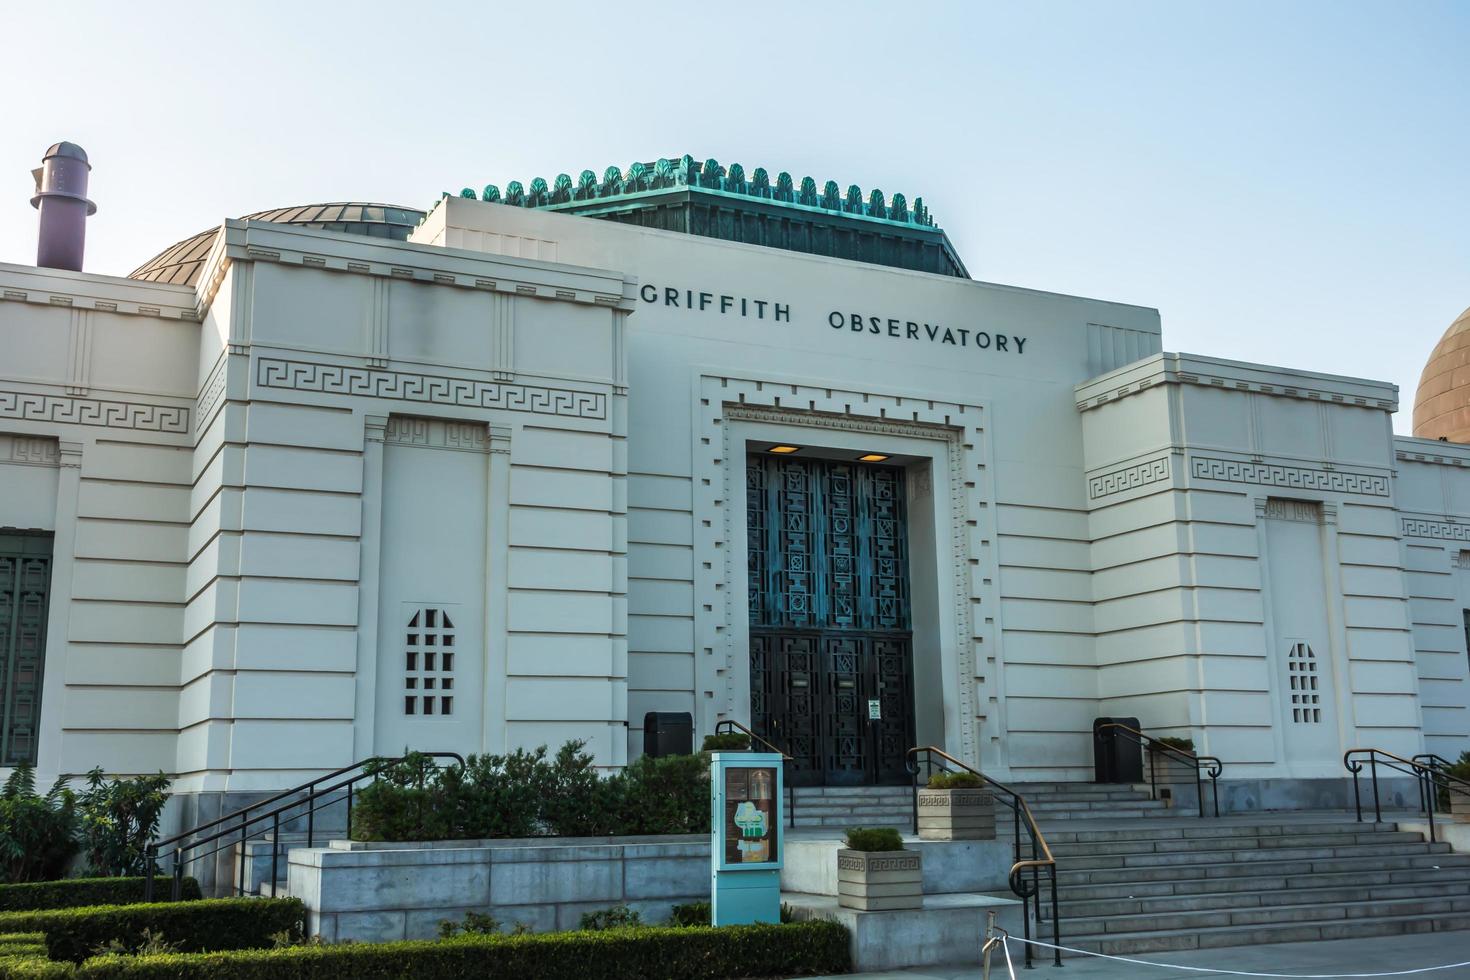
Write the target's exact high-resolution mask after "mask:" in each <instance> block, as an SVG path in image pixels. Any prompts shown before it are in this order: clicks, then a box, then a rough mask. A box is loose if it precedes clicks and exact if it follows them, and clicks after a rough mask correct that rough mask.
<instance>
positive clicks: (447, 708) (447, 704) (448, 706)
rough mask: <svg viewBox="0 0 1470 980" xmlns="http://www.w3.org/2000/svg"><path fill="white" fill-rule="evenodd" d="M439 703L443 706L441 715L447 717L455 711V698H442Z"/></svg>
mask: <svg viewBox="0 0 1470 980" xmlns="http://www.w3.org/2000/svg"><path fill="white" fill-rule="evenodd" d="M439 703H440V706H441V710H440V712H439V713H440V714H441V715H447V714H449V713H450V712H451V711H453V710H454V698H440V699H439Z"/></svg>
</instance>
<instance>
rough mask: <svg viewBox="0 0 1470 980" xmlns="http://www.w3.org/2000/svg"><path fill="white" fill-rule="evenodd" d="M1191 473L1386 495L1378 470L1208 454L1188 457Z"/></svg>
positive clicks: (1232, 480) (1385, 483)
mask: <svg viewBox="0 0 1470 980" xmlns="http://www.w3.org/2000/svg"><path fill="white" fill-rule="evenodd" d="M1190 473H1191V474H1192V475H1193V476H1194V477H1195V478H1196V479H1201V480H1222V481H1224V482H1226V483H1251V484H1255V485H1257V486H1266V487H1290V488H1293V489H1297V490H1315V491H1318V492H1322V493H1354V494H1361V495H1363V496H1368V497H1387V496H1388V492H1389V490H1388V477H1387V476H1382V475H1379V474H1377V473H1355V472H1352V471H1348V470H1329V469H1318V468H1314V467H1306V466H1285V465H1282V464H1280V463H1257V462H1250V461H1247V460H1240V459H1218V458H1215V457H1211V456H1193V457H1191V458H1190Z"/></svg>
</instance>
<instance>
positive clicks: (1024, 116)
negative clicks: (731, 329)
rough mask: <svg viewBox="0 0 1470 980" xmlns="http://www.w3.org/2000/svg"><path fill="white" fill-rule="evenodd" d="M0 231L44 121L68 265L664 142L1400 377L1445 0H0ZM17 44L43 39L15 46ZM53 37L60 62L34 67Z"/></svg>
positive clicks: (1457, 148)
mask: <svg viewBox="0 0 1470 980" xmlns="http://www.w3.org/2000/svg"><path fill="white" fill-rule="evenodd" d="M4 20H5V29H4V37H5V39H6V42H7V43H6V49H7V51H6V58H5V60H4V62H3V63H0V83H3V88H0V91H4V92H5V93H6V94H7V96H8V97H7V99H6V105H5V125H4V131H5V136H4V139H3V140H0V189H3V188H9V189H8V190H6V191H4V193H3V194H0V261H7V262H20V263H29V262H32V261H34V257H35V251H34V248H35V246H34V236H35V212H34V211H32V210H31V208H30V206H29V204H28V200H27V199H28V198H29V196H30V193H31V182H30V175H29V171H30V169H31V168H32V167H34V166H36V165H37V163H38V161H39V157H40V154H41V152H42V150H44V148H45V147H46V146H47V145H48V144H49V143H51V142H54V141H55V140H59V139H69V140H74V141H76V142H78V143H80V144H81V145H82V146H84V147H85V148H86V149H87V151H88V153H89V154H90V155H91V158H92V162H93V166H94V170H93V175H92V191H93V197H94V199H95V200H96V201H97V203H98V207H99V211H98V214H97V216H96V217H95V218H94V219H92V223H91V225H90V227H89V231H88V263H87V268H88V269H89V271H94V272H105V273H114V274H119V275H121V274H126V273H127V272H128V271H130V270H131V269H132V268H134V267H135V266H136V265H138V264H139V263H141V262H142V261H144V260H145V259H147V258H148V257H150V256H151V255H152V254H154V253H155V252H157V251H159V250H160V249H162V248H163V247H164V246H166V245H169V244H171V243H172V242H174V241H176V240H178V239H180V238H183V237H186V236H187V235H190V234H192V233H194V232H196V231H198V230H200V229H202V228H205V227H207V226H209V225H211V224H215V223H218V222H219V221H220V220H221V219H222V218H224V217H226V216H235V215H239V214H242V213H245V212H248V211H254V210H259V209H263V208H269V207H276V206H281V205H288V204H301V203H308V202H315V201H328V200H349V199H352V200H375V201H387V202H393V203H402V204H409V205H415V206H419V207H426V206H428V205H430V204H431V203H432V202H433V201H434V199H435V197H436V196H437V194H438V193H439V191H441V190H458V189H459V188H460V187H462V186H465V185H472V186H475V187H480V186H483V185H484V184H486V183H490V182H493V183H496V184H499V185H501V186H502V187H503V186H504V185H505V184H506V183H507V182H508V181H509V180H512V179H519V180H521V181H523V182H527V183H528V182H529V181H530V179H531V178H533V177H536V176H544V177H546V178H547V179H548V180H550V179H552V178H554V177H555V176H556V175H557V174H558V173H560V172H563V171H566V172H568V173H571V174H574V175H575V174H576V173H578V172H579V171H580V170H582V169H583V168H591V169H593V170H595V171H597V172H598V173H599V174H600V173H601V172H602V170H603V169H604V168H605V167H607V166H608V165H609V164H617V165H619V166H623V167H626V166H627V165H628V164H629V163H631V162H632V161H634V160H650V159H654V158H657V157H659V156H674V155H678V154H683V153H686V152H687V153H691V154H693V155H694V156H695V157H697V158H700V159H703V158H705V157H709V156H713V157H716V158H718V159H719V160H720V161H721V162H722V163H726V164H728V163H730V162H734V161H738V162H740V163H742V164H744V165H745V167H746V169H747V171H749V170H751V169H753V168H754V167H756V166H764V167H766V168H768V169H769V170H770V171H771V173H772V174H774V173H776V172H777V171H778V170H789V171H790V172H791V173H792V174H793V175H794V176H796V177H797V179H800V178H801V177H802V176H805V175H807V174H810V175H812V176H813V177H815V178H816V179H817V182H818V184H821V183H822V182H824V181H826V180H827V179H834V180H836V181H838V183H839V184H841V185H842V186H844V187H845V186H846V185H847V184H849V183H857V184H860V185H861V186H862V187H863V188H864V189H865V190H866V189H870V188H873V187H880V188H882V189H883V190H884V191H885V192H887V193H888V194H892V193H893V192H894V191H902V192H904V193H905V194H906V195H907V196H908V198H909V200H910V201H912V200H913V198H914V197H915V196H918V195H922V196H923V198H924V200H925V202H926V203H927V204H928V205H929V207H930V209H931V211H932V213H933V214H934V216H935V217H936V218H937V220H938V221H939V223H940V224H941V225H943V226H944V227H945V229H946V230H947V231H948V232H949V234H950V237H951V238H952V240H953V241H954V242H955V245H956V247H957V248H958V250H959V252H960V254H961V255H962V256H963V257H964V259H965V262H966V263H967V265H968V266H969V268H970V271H971V274H972V275H974V276H975V277H976V278H979V279H986V280H990V281H994V282H1003V283H1011V284H1015V285H1021V286H1029V287H1035V288H1039V289H1049V290H1057V291H1060V292H1066V293H1078V294H1084V295H1089V296H1097V297H1102V298H1107V299H1113V300H1120V301H1125V302H1130V303H1139V304H1144V305H1148V306H1155V307H1158V308H1159V309H1160V311H1161V312H1162V314H1163V321H1164V346H1165V349H1166V350H1177V351H1190V352H1195V353H1203V354H1213V355H1219V356H1223V357H1231V358H1239V359H1242V360H1251V361H1262V362H1266V363H1271V364H1281V365H1286V366H1290V367H1296V368H1306V369H1311V370H1317V371H1325V372H1331V373H1339V374H1349V375H1358V376H1366V377H1371V378H1379V379H1384V380H1389V381H1393V382H1395V383H1397V384H1398V385H1399V386H1400V387H1401V389H1402V392H1401V398H1402V401H1403V405H1404V409H1405V410H1404V411H1402V412H1401V413H1400V415H1399V417H1398V419H1397V420H1396V422H1397V427H1398V429H1399V430H1400V431H1407V429H1408V427H1409V422H1408V414H1409V412H1408V410H1409V409H1410V408H1411V406H1412V403H1413V393H1414V389H1415V388H1416V387H1417V385H1418V378H1419V371H1420V368H1421V367H1422V365H1423V363H1424V359H1425V357H1426V355H1427V354H1428V352H1429V350H1430V349H1431V348H1432V347H1433V345H1434V343H1435V342H1436V341H1437V340H1438V338H1439V335H1440V333H1441V332H1442V331H1443V330H1444V328H1445V327H1446V326H1447V325H1448V324H1449V323H1450V321H1451V320H1453V319H1454V317H1455V316H1456V315H1458V314H1459V313H1460V311H1461V310H1463V309H1464V308H1465V307H1466V306H1470V183H1467V177H1470V54H1467V52H1470V2H1454V3H1450V2H1432V0H1416V2H1412V3H1402V2H1391V3H1390V2H1384V3H1363V2H1342V0H1337V2H1305V0H1292V2H1279V0H1277V2H1270V3H1255V2H1245V3H1242V2H1231V3H1211V4H1204V3H1194V2H1182V0H1170V2H1163V3H1153V2H1116V3H1102V2H1096V0H1090V2H1075V3H1074V2H1026V3H1019V2H1018V3H1012V4H1004V5H1001V4H993V3H978V2H967V3H955V4H940V3H924V2H909V3H904V4H892V5H889V4H863V3H856V2H844V3H830V4H827V3H793V4H780V5H773V4H729V3H691V4H672V5H670V4H664V5H657V4H655V5H649V4H643V5H638V4H634V5H629V4H624V3H608V2H606V0H603V2H599V3H585V4H584V3H557V4H532V3H515V4H503V5H502V4H485V3H434V2H429V0H423V2H419V3H413V4H405V3H350V4H348V3H340V4H339V3H332V4H328V3H324V2H302V0H296V2H292V3H277V2H267V0H251V2H249V3H232V4H207V3H187V4H185V3H178V4H164V3H150V2H138V3H127V4H123V3H113V2H108V3H87V2H79V3H72V4H69V5H68V13H67V15H66V16H65V17H64V18H60V19H58V17H57V15H56V13H55V12H54V10H53V9H52V8H51V7H50V6H48V5H45V4H20V3H14V4H10V5H8V6H7V9H6V12H5V18H4ZM48 46H49V47H48ZM63 57H64V58H66V59H68V60H70V62H71V63H72V64H74V65H75V69H74V70H71V71H66V72H62V73H59V74H57V75H56V77H55V78H48V77H47V74H46V72H47V66H48V65H49V64H52V63H55V62H56V61H58V60H59V59H60V58H63Z"/></svg>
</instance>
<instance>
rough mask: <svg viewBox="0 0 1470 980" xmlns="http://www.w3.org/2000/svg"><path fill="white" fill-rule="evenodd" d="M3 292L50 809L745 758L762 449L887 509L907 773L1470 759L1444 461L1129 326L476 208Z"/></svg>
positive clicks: (2, 496) (1046, 299)
mask: <svg viewBox="0 0 1470 980" xmlns="http://www.w3.org/2000/svg"><path fill="white" fill-rule="evenodd" d="M604 270H611V271H604ZM0 295H3V301H0V352H3V353H0V535H5V534H7V533H10V535H11V536H10V537H9V538H0V540H4V541H12V542H13V541H19V540H22V539H24V538H25V537H26V535H30V537H32V538H35V539H37V540H46V541H48V542H49V547H50V565H49V572H48V574H49V577H50V578H49V588H48V603H47V606H46V609H45V617H46V619H45V636H44V671H43V679H42V681H41V683H40V687H39V689H40V692H41V693H40V701H39V713H38V716H37V717H38V721H37V723H36V727H35V741H36V745H35V758H36V760H37V764H38V768H39V770H40V772H41V775H42V777H43V778H49V777H50V776H52V775H54V774H56V773H61V772H81V771H85V770H87V769H90V768H91V767H92V766H94V765H101V766H103V767H104V768H105V769H107V770H109V771H115V772H141V771H150V770H156V769H163V770H165V771H168V772H171V773H176V774H177V775H178V783H177V789H178V790H179V791H180V792H184V793H198V794H210V793H236V792H238V793H248V792H255V791H260V790H265V789H275V788H282V787H284V786H288V785H293V784H295V783H298V782H301V781H303V780H304V779H306V778H309V777H310V776H312V775H314V774H316V773H319V772H322V771H326V770H330V769H333V768H336V767H339V766H344V765H347V764H349V763H351V762H353V761H355V760H357V759H361V758H364V757H366V756H369V755H373V754H382V753H396V752H397V751H398V750H400V749H402V748H403V747H404V746H413V747H416V748H421V749H431V750H454V751H460V752H481V751H489V752H498V751H503V750H505V749H508V748H513V747H516V746H534V745H538V744H543V743H550V744H559V743H560V742H562V741H564V740H566V739H568V738H583V739H586V740H587V741H588V744H589V747H590V749H591V750H592V751H593V752H594V753H595V755H596V757H597V759H598V761H599V762H600V763H602V764H604V765H607V766H619V765H622V764H625V763H626V762H627V761H628V760H629V759H630V758H631V757H632V756H634V755H636V754H637V752H638V751H639V749H640V747H641V745H642V719H643V716H644V714H645V712H648V711H675V712H689V713H691V714H692V716H693V718H694V727H695V731H696V734H699V733H707V732H710V731H712V730H713V728H714V726H715V724H716V723H717V722H718V721H719V720H722V719H725V718H731V719H735V720H738V721H742V722H744V721H748V720H749V719H750V713H751V698H752V692H751V666H750V647H751V636H750V626H749V618H748V616H747V602H748V584H747V572H746V570H747V566H748V563H749V557H750V556H749V555H748V554H747V548H748V544H747V526H748V523H749V520H750V516H749V515H748V514H747V503H746V493H745V488H746V485H747V476H748V474H747V460H748V458H749V454H751V453H761V452H764V451H766V450H767V449H768V448H769V447H770V446H772V445H777V444H790V445H792V446H796V447H800V449H801V451H802V452H803V453H806V454H807V455H808V456H810V457H813V458H826V459H848V460H850V459H852V458H854V457H855V456H856V455H858V454H866V453H874V454H880V455H882V456H885V457H887V463H888V464H889V465H891V466H896V467H901V468H902V470H903V472H904V475H905V481H906V482H905V483H904V486H905V487H906V490H905V494H906V500H905V506H906V515H907V535H908V537H907V561H908V577H909V584H910V591H911V601H912V609H913V627H912V671H913V684H912V697H913V718H914V737H915V739H916V740H917V743H918V744H935V745H939V746H942V747H944V748H946V749H947V750H948V751H950V752H952V753H954V754H956V755H959V756H960V757H962V758H964V759H966V760H969V761H971V762H972V763H976V764H978V765H979V766H980V767H982V768H983V769H985V770H986V771H988V772H991V773H993V774H995V775H996V776H997V777H1008V778H1016V779H1071V778H1076V779H1082V778H1090V777H1091V771H1092V736H1091V728H1092V721H1093V719H1094V718H1095V717H1098V716H1136V717H1138V718H1139V719H1140V721H1141V722H1142V724H1143V725H1144V726H1145V728H1146V729H1147V730H1148V731H1149V732H1150V733H1151V734H1156V735H1185V736H1189V737H1192V738H1193V739H1194V742H1195V744H1196V746H1197V747H1198V748H1199V750H1200V751H1203V752H1208V753H1210V754H1213V755H1216V756H1219V757H1221V758H1222V759H1223V760H1225V762H1226V764H1227V766H1228V767H1229V771H1228V773H1227V776H1228V777H1236V778H1241V779H1256V780H1293V779H1295V780H1300V779H1336V778H1341V777H1342V776H1343V770H1342V762H1341V756H1342V753H1343V751H1344V750H1346V749H1348V748H1352V747H1356V746H1373V747H1378V748H1383V749H1387V750H1390V751H1393V752H1397V753H1399V754H1403V755H1411V754H1413V753H1415V752H1420V751H1426V750H1428V751H1434V752H1437V753H1439V754H1441V755H1445V756H1449V757H1454V756H1455V755H1457V754H1458V753H1459V751H1461V750H1462V749H1464V748H1466V747H1470V717H1467V701H1470V678H1467V664H1470V660H1467V650H1466V641H1465V629H1464V625H1465V616H1466V615H1467V613H1466V612H1465V610H1466V609H1470V578H1467V576H1470V449H1467V448H1465V447H1460V446H1455V445H1449V444H1445V443H1430V442H1424V441H1419V440H1412V439H1402V438H1395V437H1394V436H1393V435H1392V428H1391V424H1390V416H1391V414H1392V413H1393V412H1394V411H1395V410H1396V409H1397V391H1396V389H1395V388H1394V387H1393V386H1392V385H1388V384H1384V383H1379V382H1372V381H1363V380H1358V379H1350V378H1341V377H1333V376H1327V375H1320V374H1314V373H1310V372H1308V371H1299V370H1287V369H1283V368H1275V367H1267V366H1263V365H1256V364H1242V363H1238V362H1231V361H1223V360H1218V359H1213V358H1209V357H1201V356H1194V355H1186V354H1165V353H1161V351H1162V349H1163V346H1164V344H1163V340H1162V338H1161V330H1160V323H1159V317H1158V314H1157V312H1156V311H1154V310H1152V309H1146V308H1140V307H1135V306H1129V305H1124V304H1116V303H1108V302H1104V301H1099V300H1090V299H1082V298H1077V297H1071V296H1062V295H1056V294H1050V293H1044V292H1037V291H1032V290H1023V289H1015V288H1010V287H1006V286H998V285H992V284H987V283H982V282H976V281H971V280H967V279H962V278H957V277H951V276H941V275H933V274H927V273H919V272H909V271H904V270H901V269H895V268H888V267H884V266H878V265H870V264H865V263H858V262H851V261H844V260H839V259H830V258H822V257H818V256H813V255H803V254H797V253H793V252H788V251H780V250H776V249H769V248H762V247H757V246H750V245H741V244H733V243H729V242H723V241H718V240H713V239H708V238H697V237H692V236H687V235H680V234H676V233H672V232H664V231H654V230H648V229H643V228H639V227H636V226H631V225H625V224H618V223H614V222H604V221H597V220H592V219H589V218H585V217H577V216H572V215H565V214H556V213H549V212H546V211H542V210H537V209H525V208H515V207H507V206H504V205H498V204H486V203H480V202H476V201H472V200H465V199H458V198H446V199H444V200H443V201H441V202H440V204H439V205H438V206H437V207H436V208H435V209H434V211H433V212H432V213H431V214H430V215H429V217H428V218H427V219H426V220H425V221H424V223H423V224H422V225H421V226H420V227H419V229H418V230H417V231H416V232H415V233H414V235H413V237H412V239H411V241H410V242H409V243H397V242H388V241H379V240H372V239H368V238H364V237H358V236H353V235H345V234H336V233H331V232H322V231H313V230H309V229H302V228H296V227H289V226H283V225H276V224H270V223H264V222H248V223H241V222H226V223H225V225H224V226H223V233H222V235H221V236H220V238H219V239H218V241H217V244H216V246H215V250H214V252H213V253H211V255H210V257H209V259H208V261H207V263H206V267H205V274H204V275H202V276H201V277H200V280H199V282H198V284H197V285H196V286H194V287H180V286H166V285H159V284H154V283H145V282H139V281H134V280H128V279H117V278H111V277H106V276H99V275H93V274H80V273H68V272H56V271H52V270H45V269H35V268H29V267H20V266H10V265H4V266H0ZM22 532H25V533H24V534H22ZM446 656H447V657H448V658H449V659H446ZM431 657H432V659H430V658H431ZM451 662H452V666H449V664H451ZM1308 675H1310V681H1307V680H1306V679H1305V678H1306V677H1307V676H1308ZM1298 677H1300V678H1302V680H1301V681H1300V684H1301V686H1300V687H1299V688H1298V687H1295V686H1294V684H1295V683H1296V682H1297V678H1298ZM410 680H411V681H412V686H411V687H410V686H406V685H409V683H410ZM446 681H447V682H448V683H449V685H450V686H449V687H447V688H446V686H445V684H446ZM430 683H432V684H433V685H434V686H433V687H432V688H430V687H428V685H429V684H430ZM1294 698H1295V700H1294ZM410 712H411V713H410ZM22 747H23V746H22Z"/></svg>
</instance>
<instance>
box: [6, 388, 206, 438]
mask: <svg viewBox="0 0 1470 980" xmlns="http://www.w3.org/2000/svg"><path fill="white" fill-rule="evenodd" d="M0 419H22V420H24V421H27V422H57V423H63V424H66V425H96V426H105V427H107V428H112V429H138V430H142V431H147V432H179V433H185V432H188V431H189V410H188V409H187V408H183V407H181V406H178V405H157V404H152V403H149V402H124V401H109V400H107V399H103V398H80V397H76V396H71V395H43V394H41V393H39V392H34V391H0Z"/></svg>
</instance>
